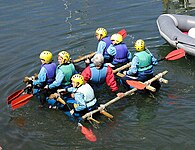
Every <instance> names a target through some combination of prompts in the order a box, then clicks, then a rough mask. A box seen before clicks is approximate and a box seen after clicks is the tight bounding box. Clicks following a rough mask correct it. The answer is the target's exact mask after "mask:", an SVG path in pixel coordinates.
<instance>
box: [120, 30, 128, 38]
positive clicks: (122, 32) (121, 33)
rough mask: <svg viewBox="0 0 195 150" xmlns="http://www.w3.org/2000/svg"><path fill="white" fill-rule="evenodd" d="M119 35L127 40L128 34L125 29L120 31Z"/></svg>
mask: <svg viewBox="0 0 195 150" xmlns="http://www.w3.org/2000/svg"><path fill="white" fill-rule="evenodd" d="M118 34H120V35H122V37H123V39H124V38H126V36H127V32H126V30H125V29H122V30H120V31H118Z"/></svg>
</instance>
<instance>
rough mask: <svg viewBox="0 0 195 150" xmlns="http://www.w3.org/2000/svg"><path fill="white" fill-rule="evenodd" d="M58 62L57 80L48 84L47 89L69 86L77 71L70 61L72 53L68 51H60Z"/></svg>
mask: <svg viewBox="0 0 195 150" xmlns="http://www.w3.org/2000/svg"><path fill="white" fill-rule="evenodd" d="M58 63H59V64H58V66H57V68H56V77H55V80H54V81H53V82H52V83H51V84H49V85H48V86H46V87H45V88H46V89H57V88H67V87H70V86H71V77H72V76H73V74H75V73H77V71H76V70H75V67H74V65H73V64H72V63H71V62H70V54H69V53H68V52H66V51H61V52H60V53H58Z"/></svg>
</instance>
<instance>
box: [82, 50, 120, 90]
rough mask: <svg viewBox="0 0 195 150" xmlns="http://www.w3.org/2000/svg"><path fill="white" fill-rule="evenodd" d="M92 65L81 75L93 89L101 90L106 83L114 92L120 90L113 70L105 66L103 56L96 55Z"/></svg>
mask: <svg viewBox="0 0 195 150" xmlns="http://www.w3.org/2000/svg"><path fill="white" fill-rule="evenodd" d="M91 61H92V62H93V63H91V64H90V65H89V66H88V67H86V68H85V69H84V70H83V72H82V73H81V75H82V76H83V77H84V80H85V82H88V83H89V84H90V85H91V86H92V87H93V89H99V87H101V86H102V85H103V84H104V83H105V82H106V84H107V85H108V86H109V87H110V89H111V90H112V92H115V91H117V90H118V87H117V84H116V80H115V78H114V73H113V70H112V68H111V67H110V66H109V65H107V64H104V57H103V55H102V54H95V56H94V57H93V58H92V59H91Z"/></svg>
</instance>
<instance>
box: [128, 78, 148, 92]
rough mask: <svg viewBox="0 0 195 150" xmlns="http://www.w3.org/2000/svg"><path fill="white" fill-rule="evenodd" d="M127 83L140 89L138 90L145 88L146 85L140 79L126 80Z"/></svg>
mask: <svg viewBox="0 0 195 150" xmlns="http://www.w3.org/2000/svg"><path fill="white" fill-rule="evenodd" d="M126 82H127V84H128V85H130V86H133V87H134V88H136V89H138V90H143V89H144V88H145V87H146V85H145V84H144V83H142V82H139V81H134V80H126Z"/></svg>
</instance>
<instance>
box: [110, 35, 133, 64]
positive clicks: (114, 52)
mask: <svg viewBox="0 0 195 150" xmlns="http://www.w3.org/2000/svg"><path fill="white" fill-rule="evenodd" d="M110 39H111V41H112V44H110V46H109V47H108V49H107V53H108V55H109V57H110V58H111V60H112V61H110V63H112V64H113V65H115V66H116V67H120V66H122V65H124V64H125V63H127V62H130V61H131V53H130V51H129V50H128V49H127V46H126V44H125V43H122V41H123V38H122V35H120V34H118V33H116V34H113V35H112V36H111V38H110Z"/></svg>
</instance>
